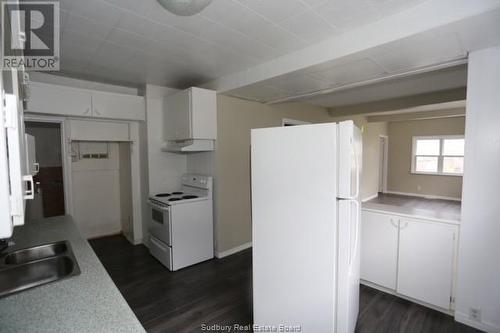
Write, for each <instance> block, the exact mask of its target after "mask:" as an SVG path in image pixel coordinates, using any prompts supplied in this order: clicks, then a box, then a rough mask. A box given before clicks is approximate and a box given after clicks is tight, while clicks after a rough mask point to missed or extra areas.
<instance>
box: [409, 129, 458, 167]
mask: <svg viewBox="0 0 500 333" xmlns="http://www.w3.org/2000/svg"><path fill="white" fill-rule="evenodd" d="M464 144H465V141H464V137H463V136H457V135H453V136H414V137H413V149H412V162H411V172H412V173H421V174H431V175H450V176H461V175H462V174H463V173H464Z"/></svg>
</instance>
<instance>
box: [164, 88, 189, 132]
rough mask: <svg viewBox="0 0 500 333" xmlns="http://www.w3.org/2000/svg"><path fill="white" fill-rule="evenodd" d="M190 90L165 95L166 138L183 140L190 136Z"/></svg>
mask: <svg viewBox="0 0 500 333" xmlns="http://www.w3.org/2000/svg"><path fill="white" fill-rule="evenodd" d="M191 99H192V90H190V89H188V90H184V91H181V92H178V93H175V94H174V95H171V96H167V97H165V101H164V107H165V111H164V112H165V113H164V116H165V132H164V134H165V138H166V139H167V140H185V139H190V138H191V137H192V133H193V129H192V126H191V113H192V107H191Z"/></svg>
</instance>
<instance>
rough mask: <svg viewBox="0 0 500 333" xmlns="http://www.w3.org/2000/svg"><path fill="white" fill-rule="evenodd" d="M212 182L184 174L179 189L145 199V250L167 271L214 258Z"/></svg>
mask: <svg viewBox="0 0 500 333" xmlns="http://www.w3.org/2000/svg"><path fill="white" fill-rule="evenodd" d="M212 183H213V181H212V177H208V176H202V175H196V174H186V175H184V176H183V177H182V187H181V188H180V189H179V190H177V191H171V192H164V193H157V194H155V195H152V196H150V198H149V204H150V206H151V223H150V228H149V234H150V235H149V237H150V238H149V251H150V253H151V255H153V256H154V257H155V258H156V259H158V260H159V261H160V262H161V263H162V264H163V265H165V266H166V267H167V268H168V269H169V270H171V271H176V270H178V269H181V268H183V267H186V266H190V265H194V264H196V263H199V262H202V261H205V260H208V259H212V258H213V257H214V249H213V204H212Z"/></svg>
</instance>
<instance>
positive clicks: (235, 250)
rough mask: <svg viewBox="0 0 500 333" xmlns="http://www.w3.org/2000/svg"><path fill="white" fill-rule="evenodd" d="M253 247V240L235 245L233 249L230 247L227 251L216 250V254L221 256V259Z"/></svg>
mask: <svg viewBox="0 0 500 333" xmlns="http://www.w3.org/2000/svg"><path fill="white" fill-rule="evenodd" d="M251 247H252V242H248V243H245V244H242V245H240V246H236V247H233V248H232V249H229V250H226V251H222V252H218V251H216V252H215V256H216V257H217V258H219V259H222V258H224V257H227V256H230V255H232V254H235V253H238V252H241V251H243V250H246V249H249V248H251Z"/></svg>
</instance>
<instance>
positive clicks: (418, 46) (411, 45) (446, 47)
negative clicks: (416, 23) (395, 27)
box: [370, 33, 467, 73]
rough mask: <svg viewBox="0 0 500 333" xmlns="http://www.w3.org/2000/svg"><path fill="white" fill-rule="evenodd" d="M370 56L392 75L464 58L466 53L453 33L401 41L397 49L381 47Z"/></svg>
mask: <svg viewBox="0 0 500 333" xmlns="http://www.w3.org/2000/svg"><path fill="white" fill-rule="evenodd" d="M370 55H371V57H372V58H373V59H374V60H375V61H377V63H378V64H380V65H381V66H383V67H384V68H386V69H387V71H389V72H391V73H394V72H402V71H405V70H407V69H414V68H419V67H425V66H429V65H432V64H436V63H440V62H443V61H447V60H450V59H454V58H460V57H466V56H467V52H466V50H463V49H462V45H461V43H460V41H459V39H458V37H457V36H456V35H455V34H453V33H446V34H436V33H432V34H430V33H425V34H421V35H419V36H416V37H411V38H406V39H404V40H401V41H400V42H399V43H398V45H397V47H394V46H391V45H388V46H381V47H379V48H377V49H376V50H375V51H372V52H370Z"/></svg>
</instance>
